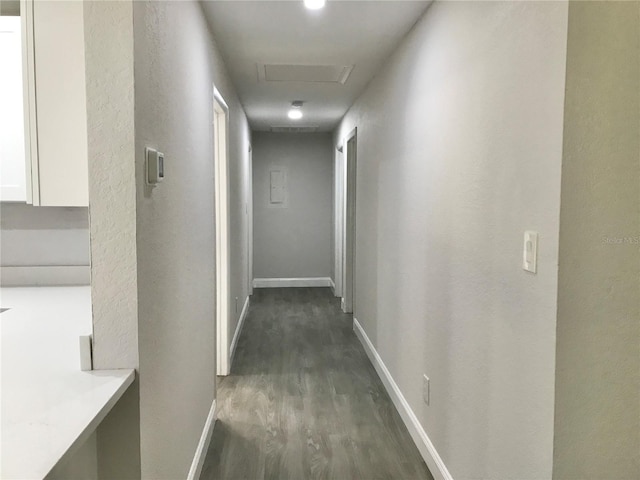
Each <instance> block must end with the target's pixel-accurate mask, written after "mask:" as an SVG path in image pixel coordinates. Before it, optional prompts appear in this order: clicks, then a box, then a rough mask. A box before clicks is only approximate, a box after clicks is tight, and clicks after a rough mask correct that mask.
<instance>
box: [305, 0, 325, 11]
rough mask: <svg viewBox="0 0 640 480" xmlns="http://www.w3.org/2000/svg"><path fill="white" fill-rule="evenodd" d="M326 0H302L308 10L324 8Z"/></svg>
mask: <svg viewBox="0 0 640 480" xmlns="http://www.w3.org/2000/svg"><path fill="white" fill-rule="evenodd" d="M325 3H326V0H304V6H305V7H307V8H308V9H309V10H320V9H321V8H324V4H325Z"/></svg>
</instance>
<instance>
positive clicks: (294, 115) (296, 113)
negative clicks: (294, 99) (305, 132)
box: [287, 108, 302, 120]
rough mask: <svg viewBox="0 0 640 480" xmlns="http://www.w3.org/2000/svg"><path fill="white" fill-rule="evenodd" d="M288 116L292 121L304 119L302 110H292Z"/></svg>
mask: <svg viewBox="0 0 640 480" xmlns="http://www.w3.org/2000/svg"><path fill="white" fill-rule="evenodd" d="M287 116H288V117H289V118H290V119H291V120H300V119H301V118H302V110H300V109H299V108H292V109H291V110H289V113H287Z"/></svg>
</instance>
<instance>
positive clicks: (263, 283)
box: [253, 277, 332, 288]
mask: <svg viewBox="0 0 640 480" xmlns="http://www.w3.org/2000/svg"><path fill="white" fill-rule="evenodd" d="M331 283H332V281H331V279H330V278H329V277H308V278H254V279H253V288H284V287H330V286H331Z"/></svg>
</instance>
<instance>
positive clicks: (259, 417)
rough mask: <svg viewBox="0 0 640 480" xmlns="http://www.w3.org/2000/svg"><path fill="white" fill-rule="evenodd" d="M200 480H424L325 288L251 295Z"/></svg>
mask: <svg viewBox="0 0 640 480" xmlns="http://www.w3.org/2000/svg"><path fill="white" fill-rule="evenodd" d="M217 401H218V420H217V422H216V425H215V428H214V431H213V439H212V441H211V446H210V447H209V451H208V452H207V457H206V459H205V463H204V467H203V470H202V475H201V477H200V478H201V479H202V480H214V479H216V480H240V479H273V480H285V479H292V480H303V479H335V480H342V479H366V480H369V479H381V480H382V479H385V480H391V479H394V480H400V479H432V478H433V477H432V476H431V474H430V473H429V470H428V469H427V467H426V465H425V463H424V461H423V460H422V458H421V457H420V454H419V452H418V449H417V448H416V446H415V445H414V444H413V442H412V440H411V437H410V436H409V433H408V432H407V429H406V427H405V426H404V424H403V423H402V420H401V418H400V416H399V415H398V412H397V411H396V410H395V407H394V406H393V404H392V403H391V399H390V398H389V396H388V395H387V393H386V391H385V390H384V386H383V385H382V383H381V381H380V379H379V378H378V376H377V374H376V372H375V370H374V368H373V366H372V365H371V363H370V362H369V359H368V358H367V356H366V354H365V352H364V350H363V348H362V346H361V345H360V343H359V341H358V339H357V337H356V336H355V334H354V333H353V327H352V317H351V315H345V314H343V313H342V312H341V311H340V305H339V299H337V298H335V297H334V296H333V295H332V293H331V291H330V290H329V289H328V288H281V289H272V288H269V289H256V290H255V291H254V295H253V296H252V299H251V308H250V310H249V313H248V315H247V319H246V321H245V325H244V329H243V332H242V335H241V337H240V339H239V341H238V347H237V351H236V357H235V361H234V363H233V366H232V371H231V375H230V376H228V377H225V378H223V379H222V380H221V381H220V382H219V384H218V400H217Z"/></svg>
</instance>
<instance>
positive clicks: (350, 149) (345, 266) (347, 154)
mask: <svg viewBox="0 0 640 480" xmlns="http://www.w3.org/2000/svg"><path fill="white" fill-rule="evenodd" d="M356 159H357V129H356V128H354V129H353V131H352V132H351V133H349V135H347V137H346V138H345V141H344V148H343V160H344V183H343V185H344V195H343V198H344V235H343V248H342V251H343V255H342V259H343V263H342V310H343V311H344V312H345V313H353V312H354V307H355V263H356V243H355V237H356V164H357V160H356Z"/></svg>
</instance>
